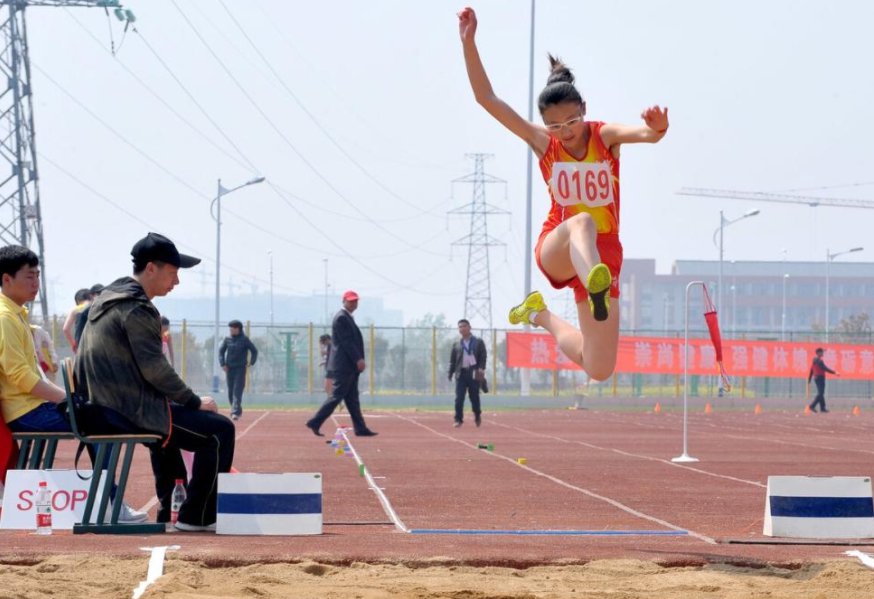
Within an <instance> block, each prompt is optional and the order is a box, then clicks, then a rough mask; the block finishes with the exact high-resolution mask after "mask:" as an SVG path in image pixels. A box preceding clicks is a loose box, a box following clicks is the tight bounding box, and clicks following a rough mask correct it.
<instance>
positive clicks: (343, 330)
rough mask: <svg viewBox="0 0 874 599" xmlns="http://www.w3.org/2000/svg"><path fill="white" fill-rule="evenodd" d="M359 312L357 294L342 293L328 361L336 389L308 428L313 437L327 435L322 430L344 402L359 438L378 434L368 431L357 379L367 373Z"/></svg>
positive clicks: (309, 421) (329, 371)
mask: <svg viewBox="0 0 874 599" xmlns="http://www.w3.org/2000/svg"><path fill="white" fill-rule="evenodd" d="M357 309H358V294H357V293H355V292H354V291H347V292H346V293H344V294H343V309H342V310H340V311H339V312H337V314H336V315H335V316H334V322H333V323H332V324H331V357H330V359H329V361H328V373H327V374H328V376H330V377H331V378H332V379H333V381H334V390H333V392H332V393H331V395H330V396H328V398H327V399H326V400H325V403H323V404H322V407H320V408H319V411H318V412H316V415H315V416H313V417H312V418H311V419H310V420H308V421H307V423H306V425H307V428H309V429H310V430H311V431H313V434H315V435H317V436H319V437H322V436H324V435H323V434H322V433H321V432H320V431H319V429H320V428H322V424H324V422H325V420H327V419H328V418H330V417H331V414H333V413H334V410H335V409H336V408H337V406H338V405H340V402H341V401H345V402H346V409H347V410H349V416H351V417H352V426H353V428H354V430H355V434H356V435H357V436H359V437H373V436H375V435H377V433H375V432H373V431H372V430H370V429H369V428H367V424H365V423H364V416H363V415H362V414H361V404H360V402H359V401H358V378H359V377H360V376H361V373H362V372H364V368H365V363H364V337H362V336H361V329H359V328H358V325H357V324H355V319H354V318H352V313H353V312H355V310H357Z"/></svg>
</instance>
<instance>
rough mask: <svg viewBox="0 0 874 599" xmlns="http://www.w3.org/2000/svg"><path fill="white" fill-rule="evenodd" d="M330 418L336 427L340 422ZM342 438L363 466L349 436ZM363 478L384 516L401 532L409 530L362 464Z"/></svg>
mask: <svg viewBox="0 0 874 599" xmlns="http://www.w3.org/2000/svg"><path fill="white" fill-rule="evenodd" d="M331 420H333V421H334V424H335V425H336V426H337V428H339V427H340V424H339V423H338V422H337V419H336V418H335V417H334V416H331ZM343 438H344V439H345V440H346V443H348V444H349V450H350V451H351V452H352V457H354V458H355V461H356V462H357V463H358V466H359V467H360V466H364V462H363V461H362V459H361V457H360V456H359V455H358V452H357V451H356V450H355V446H354V445H352V441H350V440H349V436H348V435H347V434H346V433H343ZM364 478H365V479H366V480H367V485H368V486H369V487H370V488H371V489H372V490H373V491H374V492H375V493H376V496H377V497H378V498H379V502H380V503H381V504H382V509H383V510H384V511H385V514H386V516H388V517H389V519H391V521H392V522H393V523H394V525H395V528H397V529H398V530H399V531H401V532H407V533H408V532H410V529H409V528H407V527H406V526H405V525H404V523H403V521H402V520H401V519H400V517H399V516H398V515H397V513H396V512H395V510H394V508H393V507H392V505H391V501H389V500H388V497H386V495H385V493H383V492H382V491H383V489H382V487H380V486H378V485H377V484H376V481H375V480H373V476H371V475H370V470H368V469H367V466H364Z"/></svg>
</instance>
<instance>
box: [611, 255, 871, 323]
mask: <svg viewBox="0 0 874 599" xmlns="http://www.w3.org/2000/svg"><path fill="white" fill-rule="evenodd" d="M787 274H788V275H789V276H788V277H786V276H785V275H787ZM722 278H723V288H724V289H723V296H722V302H723V306H722V308H721V309H720V310H719V321H720V325H721V329H722V332H723V334H726V335H728V336H729V337H730V336H731V334H732V333H737V334H740V333H756V332H768V333H771V334H773V333H777V334H779V333H780V331H781V329H782V327H783V322H782V318H783V292H784V285H785V293H786V323H785V330H786V331H787V332H804V333H809V332H812V331H813V330H814V329H815V327H818V328H819V330H822V327H823V326H824V324H825V296H826V264H825V262H781V261H777V262H744V261H724V262H723V275H722ZM697 280H700V281H704V282H705V283H706V284H707V287H708V290H709V291H710V293H711V297H712V299H713V302H714V303H716V302H717V297H718V293H719V291H718V286H717V282H718V280H719V262H718V261H715V260H712V261H708V260H678V261H676V262H675V263H674V264H673V266H672V268H671V272H670V273H669V274H657V273H656V269H655V260H649V259H646V260H635V259H627V260H625V262H624V263H623V266H622V283H621V284H622V303H621V314H620V318H621V320H620V326H621V328H622V330H623V332H625V331H632V330H633V331H634V332H636V333H637V332H640V333H645V332H647V331H653V332H664V331H682V330H683V327H684V322H685V320H684V319H685V290H686V285H687V284H688V283H689V282H691V281H697ZM829 291H830V293H829V296H830V297H829V324H830V327H831V330H832V331H833V330H834V328H835V327H836V326H837V325H838V324H839V323H840V321H841V320H843V319H847V318H849V317H850V316H855V315H858V314H861V313H867V314H869V315H872V316H874V263H870V262H831V263H830V265H829ZM702 308H703V304H702V300H701V293H700V292H699V291H697V290H696V291H695V292H694V293H692V295H691V296H690V310H691V312H690V315H691V316H692V317H697V318H698V320H697V321H694V320H693V321H692V322H691V324H690V327H691V328H692V329H698V330H700V329H702V328H703V322H702V320H700V315H701V313H702Z"/></svg>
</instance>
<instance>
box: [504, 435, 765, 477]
mask: <svg viewBox="0 0 874 599" xmlns="http://www.w3.org/2000/svg"><path fill="white" fill-rule="evenodd" d="M490 422H492V424H496V425H498V426H502V427H504V428H509V429H512V430H517V431H519V432H522V433H526V434H530V435H537V436H538V437H545V438H547V439H553V440H554V441H560V442H562V443H571V444H574V445H582V446H583V447H588V448H590V449H596V450H598V451H609V452H612V453H616V454H619V455H623V456H626V457H630V458H637V459H641V460H648V461H650V462H659V463H661V464H665V465H667V466H673V467H675V468H682V469H683V470H690V471H692V472H697V473H698V474H705V475H707V476H713V477H716V478H724V479H726V480H731V481H734V482H738V483H744V484H747V485H753V486H755V487H761V488H763V489H765V488H767V485H764V484H762V483H759V482H756V481H754V480H747V479H744V478H735V477H734V476H728V475H727V474H716V473H714V472H707V471H706V470H701V469H700V468H692V467H691V466H684V465H683V464H677V463H676V462H672V461H670V460H665V459H663V458H654V457H652V456H647V455H641V454H637V453H631V452H628V451H622V450H621V449H615V448H612V447H599V446H598V445H592V444H591V443H586V442H585V441H572V440H570V439H562V438H561V437H554V436H553V435H547V434H545V433H538V432H536V431H529V430H526V429H524V428H519V427H516V426H510V425H507V424H502V423H500V422H495V421H490Z"/></svg>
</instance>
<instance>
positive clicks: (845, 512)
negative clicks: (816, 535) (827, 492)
mask: <svg viewBox="0 0 874 599" xmlns="http://www.w3.org/2000/svg"><path fill="white" fill-rule="evenodd" d="M771 516H773V517H779V518H872V517H874V500H872V499H871V498H870V497H780V496H774V495H772V496H771Z"/></svg>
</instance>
